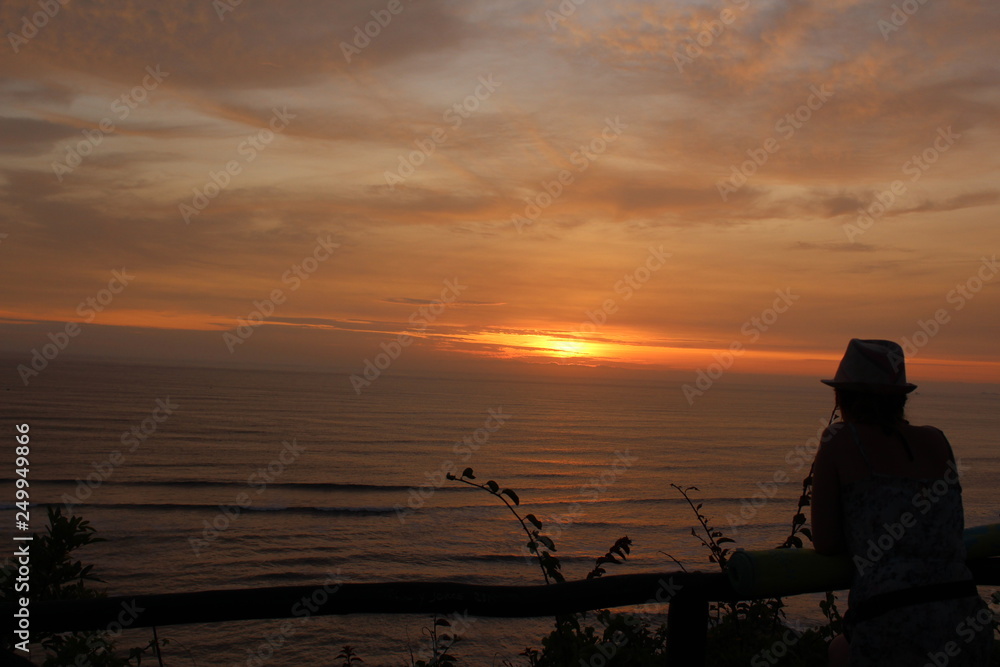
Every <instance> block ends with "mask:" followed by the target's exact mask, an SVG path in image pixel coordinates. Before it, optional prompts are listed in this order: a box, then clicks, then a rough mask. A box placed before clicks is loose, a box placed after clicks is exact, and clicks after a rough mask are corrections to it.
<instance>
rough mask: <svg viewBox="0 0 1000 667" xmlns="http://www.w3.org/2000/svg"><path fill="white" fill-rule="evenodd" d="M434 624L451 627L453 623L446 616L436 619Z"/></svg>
mask: <svg viewBox="0 0 1000 667" xmlns="http://www.w3.org/2000/svg"><path fill="white" fill-rule="evenodd" d="M434 625H443V626H444V627H446V628H450V627H451V623H449V622H448V620H447V619H444V618H437V619H434Z"/></svg>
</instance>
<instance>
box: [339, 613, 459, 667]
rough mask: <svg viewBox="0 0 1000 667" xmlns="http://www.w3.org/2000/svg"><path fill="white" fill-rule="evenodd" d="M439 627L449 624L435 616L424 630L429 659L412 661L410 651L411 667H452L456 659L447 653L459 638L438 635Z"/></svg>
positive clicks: (449, 624)
mask: <svg viewBox="0 0 1000 667" xmlns="http://www.w3.org/2000/svg"><path fill="white" fill-rule="evenodd" d="M439 627H441V628H450V627H451V622H449V621H448V619H446V618H440V617H438V616H435V617H434V622H433V623H432V624H431V627H430V628H424V633H426V635H427V638H428V640H429V642H430V647H431V657H430V660H414V659H413V650H412V649H411V650H410V665H411V667H454V665H455V663H456V661H457V658H456V657H455V656H453V655H451V654H450V653H448V651H450V650H451V647H452V646H454V645H455V644H456V643H458V641H459V639H460V637H459V636H458V635H455V634H448V633H447V632H443V633H441V634H438V628H439ZM344 664H345V665H346V664H347V663H344Z"/></svg>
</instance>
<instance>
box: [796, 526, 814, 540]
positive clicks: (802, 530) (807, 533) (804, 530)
mask: <svg viewBox="0 0 1000 667" xmlns="http://www.w3.org/2000/svg"><path fill="white" fill-rule="evenodd" d="M799 532H800V533H802V534H803V535H805V536H806V537H808V538H809V539H810V540H811V539H812V538H813V533H812V531H811V530H809V529H808V528H803V529H801V530H800V531H799Z"/></svg>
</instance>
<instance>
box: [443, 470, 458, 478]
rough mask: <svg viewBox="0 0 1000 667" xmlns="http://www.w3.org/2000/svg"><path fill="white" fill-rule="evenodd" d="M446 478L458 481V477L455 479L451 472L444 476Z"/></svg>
mask: <svg viewBox="0 0 1000 667" xmlns="http://www.w3.org/2000/svg"><path fill="white" fill-rule="evenodd" d="M444 478H445V479H458V478H457V477H455V476H454V475H452V474H451V473H450V472H449V473H446V474H445V476H444Z"/></svg>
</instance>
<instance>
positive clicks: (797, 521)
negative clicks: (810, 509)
mask: <svg viewBox="0 0 1000 667" xmlns="http://www.w3.org/2000/svg"><path fill="white" fill-rule="evenodd" d="M805 522H806V515H805V514H802V513H801V512H800V513H798V514H796V515H795V517H794V518H793V519H792V525H795V526H802V525H804V524H805Z"/></svg>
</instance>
